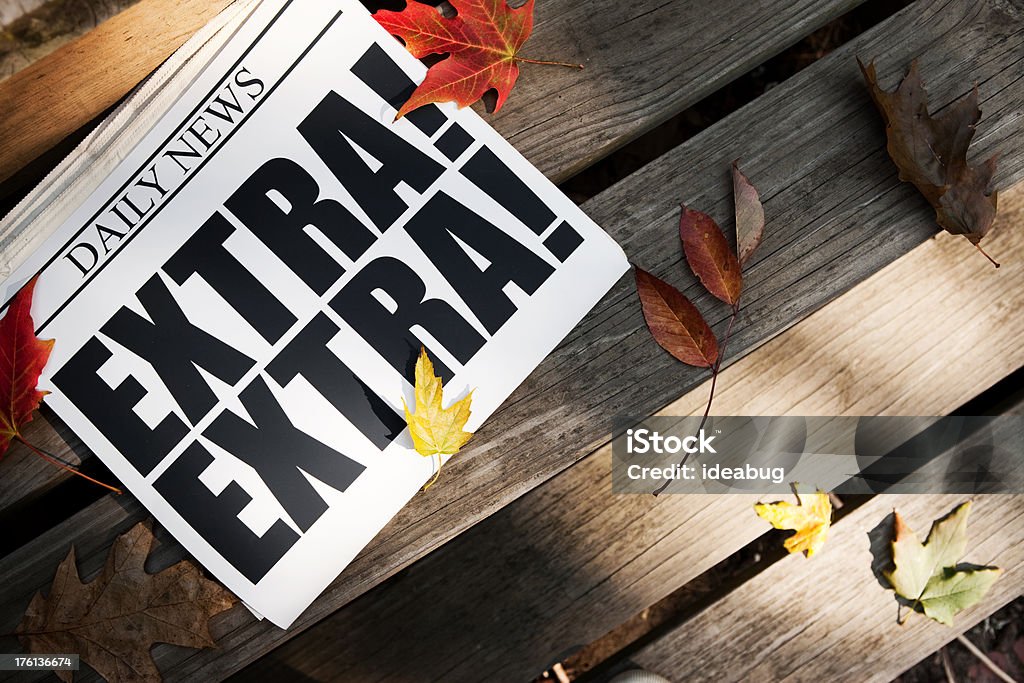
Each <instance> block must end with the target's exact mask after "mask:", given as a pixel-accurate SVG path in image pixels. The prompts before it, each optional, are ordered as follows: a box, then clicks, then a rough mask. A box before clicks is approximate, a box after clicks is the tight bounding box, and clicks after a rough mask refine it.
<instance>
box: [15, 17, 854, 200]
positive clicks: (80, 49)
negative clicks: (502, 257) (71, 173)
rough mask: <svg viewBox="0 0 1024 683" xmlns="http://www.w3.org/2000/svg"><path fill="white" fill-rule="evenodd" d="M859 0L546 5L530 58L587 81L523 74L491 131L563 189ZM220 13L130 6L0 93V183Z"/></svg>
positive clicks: (543, 70)
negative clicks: (552, 62)
mask: <svg viewBox="0 0 1024 683" xmlns="http://www.w3.org/2000/svg"><path fill="white" fill-rule="evenodd" d="M94 1H95V0H94ZM863 1H864V0H795V1H793V2H788V3H785V5H784V6H782V7H779V6H767V5H764V4H758V3H750V2H746V1H745V0H715V1H712V0H700V1H699V2H662V1H661V0H637V1H636V2H628V3H624V2H616V1H615V0H599V1H595V2H587V3H580V2H573V1H571V0H544V1H542V2H539V3H538V4H537V10H536V28H535V30H534V35H533V37H532V38H531V42H530V48H531V50H535V51H536V52H535V53H534V54H536V55H540V56H541V57H546V58H550V59H558V60H563V61H569V62H578V63H582V64H584V65H585V66H586V70H585V71H583V72H579V71H576V70H573V69H562V68H555V67H545V66H530V67H528V68H524V69H523V74H522V77H521V79H520V82H519V84H518V86H517V88H516V94H515V96H514V97H512V98H511V99H510V100H509V102H508V104H507V105H506V107H505V108H504V109H503V110H502V113H501V116H498V117H495V121H494V124H495V126H496V127H497V128H498V130H499V131H500V132H501V133H502V134H504V135H505V137H506V138H508V139H509V140H511V141H512V143H513V144H514V145H515V146H516V147H517V148H519V149H520V150H521V151H522V152H523V153H524V154H525V155H526V156H527V158H529V159H530V161H532V162H533V163H534V164H535V165H536V166H538V167H539V168H540V169H541V170H542V171H544V172H545V173H546V174H547V175H548V176H550V177H552V178H554V179H555V180H559V179H564V178H566V177H568V176H569V175H571V174H572V173H573V172H575V171H577V170H579V169H581V168H584V167H586V166H587V165H589V164H590V163H591V162H593V161H594V160H595V159H599V158H601V157H603V156H605V155H606V154H608V153H609V152H610V151H612V150H614V149H616V148H618V147H620V146H621V145H623V144H625V143H626V142H629V141H630V140H632V139H633V138H634V137H636V136H637V135H640V134H641V133H643V132H644V131H646V130H648V129H650V128H652V127H654V126H656V125H657V124H659V123H661V122H663V121H665V120H666V119H667V118H669V117H670V116H671V115H672V114H674V113H676V112H678V111H681V110H682V109H684V108H685V107H687V106H688V105H690V104H693V103H694V102H697V101H699V100H700V99H701V98H703V97H704V96H705V95H708V94H709V93H711V92H714V90H715V89H716V88H719V87H721V86H722V85H724V84H726V83H728V82H729V81H730V80H732V79H733V78H735V77H736V76H739V75H740V74H743V73H744V72H745V71H747V70H749V69H751V68H753V67H754V66H756V65H758V64H760V63H761V62H762V61H764V60H765V59H767V58H768V57H771V56H773V55H774V54H776V53H778V52H780V51H781V50H783V49H784V48H786V47H788V46H789V45H792V44H793V43H795V42H797V41H798V40H800V39H801V38H802V37H804V36H805V35H807V34H808V33H810V32H811V31H813V30H814V29H816V28H818V27H819V26H822V25H823V24H825V23H827V22H828V21H829V20H830V19H833V18H835V17H837V16H839V15H841V14H842V13H843V12H845V11H847V10H849V9H850V8H853V7H856V6H857V5H859V4H861V3H862V2H863ZM228 4H230V0H141V2H138V4H136V5H134V6H133V7H132V8H130V9H129V10H127V11H126V12H123V13H122V14H120V15H118V16H116V17H114V18H113V19H111V20H110V21H107V22H106V23H104V24H103V25H101V26H100V27H99V28H98V29H97V30H95V31H93V32H92V33H90V34H88V35H86V36H85V37H83V38H82V39H80V40H77V41H75V42H74V43H71V44H69V45H66V46H64V47H63V48H61V49H59V50H57V51H56V52H54V53H53V54H51V55H49V56H47V57H46V58H45V59H43V60H41V61H40V62H38V63H36V64H33V65H32V66H31V67H29V68H26V69H24V70H23V71H21V72H19V73H18V74H16V75H15V76H14V77H12V78H10V79H8V80H6V81H3V82H0V181H3V180H4V179H5V178H7V177H9V176H10V175H11V174H12V173H13V172H14V171H16V170H18V169H20V168H21V167H23V166H25V165H26V164H27V163H28V162H30V161H31V160H32V159H34V158H35V157H37V156H38V155H39V154H40V153H42V152H43V151H45V150H47V149H49V148H50V147H52V146H53V145H55V144H56V143H57V142H59V141H60V140H62V139H64V138H65V137H66V136H67V135H68V134H70V133H71V132H73V131H75V130H77V129H78V128H80V127H82V126H83V125H85V124H86V123H87V122H89V121H90V120H92V119H93V118H95V117H96V116H98V115H99V114H100V113H102V112H103V111H104V110H106V109H107V108H108V107H110V106H111V105H112V104H114V103H115V102H117V101H118V100H119V99H120V98H121V97H122V96H123V95H125V94H126V93H127V92H128V91H129V90H131V89H132V88H133V87H135V85H136V84H137V83H138V82H139V81H141V80H142V79H143V78H144V77H145V76H146V75H147V74H149V73H150V72H152V71H153V69H155V68H156V67H157V66H158V65H159V64H160V63H161V62H162V61H163V60H164V59H165V58H166V57H167V56H168V55H170V53H171V52H172V51H173V50H174V49H176V48H177V47H178V46H179V45H181V44H182V43H183V42H184V41H185V40H186V39H187V38H188V37H189V36H190V35H191V34H192V33H193V32H195V31H196V30H197V29H198V28H199V27H200V26H202V25H203V24H204V23H205V22H206V21H208V20H209V19H210V18H211V17H212V16H213V15H214V14H215V13H216V12H218V11H220V10H221V9H223V8H224V7H226V6H227V5H228ZM711 16H723V17H730V20H729V21H727V22H709V21H708V17H711ZM627 44H628V46H629V47H628V49H623V47H622V46H623V45H627ZM126 45H130V46H132V47H130V48H128V49H126V47H125V46H126ZM541 51H542V52H541ZM42 112H46V115H45V116H42V115H41V113H42ZM570 140H571V141H572V142H571V144H567V141H570Z"/></svg>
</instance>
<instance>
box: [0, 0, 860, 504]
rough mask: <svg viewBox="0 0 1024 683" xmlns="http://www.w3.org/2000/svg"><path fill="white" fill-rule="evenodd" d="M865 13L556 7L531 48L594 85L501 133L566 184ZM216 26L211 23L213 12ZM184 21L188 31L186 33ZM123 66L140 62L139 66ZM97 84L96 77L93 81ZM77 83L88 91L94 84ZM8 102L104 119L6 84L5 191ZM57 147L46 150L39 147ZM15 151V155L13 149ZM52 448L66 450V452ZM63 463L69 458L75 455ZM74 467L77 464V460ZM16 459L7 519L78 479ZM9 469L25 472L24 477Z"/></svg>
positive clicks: (174, 19)
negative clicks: (775, 58) (848, 16)
mask: <svg viewBox="0 0 1024 683" xmlns="http://www.w3.org/2000/svg"><path fill="white" fill-rule="evenodd" d="M169 1H170V2H177V1H178V0H143V1H142V2H141V3H140V4H139V5H138V7H137V9H136V11H137V12H138V11H142V12H145V14H146V16H149V17H156V16H157V15H158V14H159V13H160V12H164V13H165V14H166V16H164V17H163V20H164V21H165V22H166V29H165V30H166V31H168V32H170V33H174V34H175V35H178V34H182V33H184V32H185V31H187V30H194V28H195V22H193V21H191V19H185V18H183V17H181V15H180V14H176V13H173V12H171V13H167V8H166V5H167V4H168V2H169ZM207 2H209V0H207ZM862 2H863V0H827V1H821V0H817V1H816V0H800V1H799V2H793V3H790V4H788V5H787V6H786V7H785V8H784V9H782V10H779V9H778V8H766V7H763V6H761V5H758V4H756V3H750V2H746V0H726V1H725V2H723V0H700V1H699V2H690V3H671V2H670V3H664V2H662V1H661V0H642V1H639V2H633V3H622V2H616V1H615V0H603V1H602V2H599V3H576V2H570V1H569V0H546V1H544V2H541V3H540V4H539V6H538V8H537V28H536V30H535V35H534V37H533V39H532V42H531V45H537V46H540V45H544V46H550V47H549V48H546V49H548V50H550V51H551V53H552V54H554V55H560V56H562V57H564V58H566V59H570V60H579V61H580V62H583V63H586V65H587V70H586V71H585V72H584V77H582V78H581V77H580V74H579V73H578V72H574V71H570V70H564V71H563V70H560V69H551V68H544V67H538V68H537V69H532V68H531V69H525V70H524V73H523V76H522V78H521V79H520V83H519V84H518V85H517V87H516V93H515V96H514V97H513V98H512V99H511V100H510V101H509V103H508V104H507V105H506V106H505V108H504V109H503V110H502V113H501V114H500V115H499V116H497V117H493V119H492V122H493V123H494V125H496V126H497V128H498V130H499V131H501V132H502V133H503V134H505V136H506V137H508V138H509V139H511V140H512V141H513V143H514V144H516V146H517V147H518V148H519V149H520V151H522V152H523V153H524V154H525V155H526V156H527V157H528V158H529V159H530V160H531V161H532V162H533V163H534V164H536V165H538V166H539V167H540V168H541V170H543V171H545V172H546V173H547V174H548V175H549V176H550V177H551V178H553V179H555V180H556V181H557V180H559V179H563V178H565V177H567V176H568V175H570V174H572V173H573V172H574V171H576V170H578V169H580V168H583V167H585V166H587V165H588V164H590V163H592V162H593V161H594V160H595V159H597V158H600V157H602V156H604V155H606V154H608V153H609V152H610V151H611V150H613V149H614V148H616V147H618V146H619V145H621V144H623V143H624V142H626V141H628V140H631V139H633V138H634V137H636V136H637V135H640V134H641V133H643V132H644V131H646V130H648V129H649V128H651V127H653V126H655V125H657V124H659V123H661V122H662V121H664V120H665V119H667V118H669V117H670V116H672V115H673V114H675V113H676V112H678V111H680V110H682V109H684V108H685V107H688V106H690V105H691V104H693V103H695V102H697V101H699V100H700V99H701V98H702V97H704V96H705V95H707V94H709V93H711V92H713V91H714V90H715V89H717V88H718V87H721V86H722V85H723V84H725V83H727V82H729V81H730V80H732V79H733V78H735V77H736V76H737V75H739V74H741V73H744V72H745V71H746V70H748V69H749V68H751V67H753V66H755V65H756V64H758V63H760V62H761V61H763V60H765V59H767V58H768V57H770V56H772V55H773V54H775V53H776V52H778V51H779V50H781V49H783V48H785V47H786V46H788V45H790V44H792V43H794V42H796V41H797V40H799V39H800V38H801V37H803V36H804V35H805V34H806V33H808V32H810V31H812V30H814V29H815V28H817V27H819V26H821V25H823V24H825V23H827V22H828V21H830V20H831V19H833V18H835V17H836V16H839V15H840V14H842V13H843V12H845V11H847V10H849V9H851V8H853V7H856V6H857V5H859V4H861V3H862ZM161 3H162V4H161ZM220 4H223V2H221V3H220ZM218 6H219V5H218ZM712 8H714V12H713V13H712V12H711V9H712ZM719 13H720V14H719ZM206 14H209V12H204V15H206ZM711 14H714V15H716V16H730V17H731V18H732V19H731V21H729V22H716V23H714V24H712V25H711V26H708V25H707V22H706V21H704V20H703V19H702V18H703V17H706V16H709V15H711ZM183 21H184V22H186V23H185V24H181V25H179V23H180V22H183ZM104 26H105V32H104V33H102V34H100V33H99V32H94V34H90V36H89V37H88V39H83V40H82V41H78V42H77V43H75V45H76V46H77V47H74V48H73V49H72V47H71V46H69V48H67V50H65V51H64V52H61V53H60V54H55V55H54V56H53V57H52V58H50V59H49V60H47V61H46V62H45V63H40V64H39V65H38V68H37V70H40V71H41V72H42V73H41V74H40V75H39V78H38V79H37V81H35V82H34V85H33V86H32V87H33V88H38V89H40V90H44V89H49V88H50V87H51V85H50V81H51V80H54V79H57V78H61V79H63V78H68V76H67V74H64V72H63V67H62V63H63V61H64V60H68V59H73V60H78V59H79V58H80V55H82V54H85V53H90V52H104V53H109V52H111V51H114V50H120V49H123V48H121V47H120V46H121V45H122V43H123V41H122V39H121V38H118V37H117V36H119V35H121V34H123V33H124V32H131V33H130V35H132V36H133V40H134V42H138V40H140V39H141V38H143V37H144V36H141V35H135V32H136V31H140V30H144V29H145V25H142V26H140V27H139V28H138V29H136V28H135V27H134V24H132V23H131V22H128V21H126V20H125V19H123V18H122V17H118V18H116V19H114V20H112V21H111V22H107V24H105V25H104ZM739 26H746V27H747V28H746V29H745V30H744V33H743V36H742V37H743V40H736V38H737V35H736V31H737V27H739ZM666 29H669V30H666ZM624 30H628V32H629V35H631V36H633V37H635V42H636V45H635V46H634V48H633V49H631V50H630V51H629V52H628V53H627V54H623V53H622V52H621V51H620V50H618V49H616V48H615V47H614V41H615V40H616V39H617V37H619V36H621V35H622V32H623V31H624ZM115 39H116V40H115ZM107 43H111V44H107ZM679 45H686V46H688V47H687V50H686V51H685V52H680V51H679V50H678V46H679ZM165 47H167V48H168V49H169V48H170V47H171V43H170V42H167V43H166V44H165ZM154 49H156V48H154ZM122 57H127V58H131V59H136V57H135V56H134V55H133V54H128V55H122ZM147 66H148V67H149V68H152V66H151V65H150V62H145V63H139V64H137V65H135V66H132V67H131V69H130V74H124V73H122V72H121V71H117V70H114V71H111V72H109V73H104V74H103V76H102V77H101V78H100V79H99V81H98V85H95V86H94V85H92V84H90V85H89V86H88V87H86V86H82V85H77V86H76V85H75V83H73V82H68V83H66V84H64V85H62V86H61V87H63V88H67V89H71V88H76V87H77V88H81V89H83V90H89V89H90V88H93V87H96V88H99V89H102V90H105V91H108V94H109V95H111V96H114V100H116V99H117V98H118V97H120V95H121V94H123V93H124V92H127V90H128V89H129V88H130V87H132V86H133V85H134V84H135V82H137V79H136V80H135V81H133V80H132V79H134V78H135V77H136V75H137V72H138V71H140V70H142V69H144V68H146V67H147ZM574 74H575V75H574ZM129 75H130V77H129ZM94 76H95V75H94V74H90V75H88V78H93V77H94ZM23 78H25V77H23ZM75 78H76V79H78V78H83V79H84V78H86V75H84V74H83V75H81V76H76V77H75ZM82 82H83V83H85V82H90V83H91V81H85V80H83V81H82ZM117 93H119V94H117ZM5 101H6V102H10V103H12V104H11V106H14V105H17V107H18V109H19V110H20V111H21V112H22V120H21V124H20V125H26V122H28V123H29V124H31V126H33V127H35V126H38V125H39V122H40V121H45V122H46V124H45V126H52V127H55V128H54V130H53V131H52V133H47V134H45V135H44V137H45V138H46V140H47V141H52V142H56V140H59V139H60V138H61V137H63V136H64V135H66V134H67V133H69V132H71V131H73V130H75V128H77V127H78V126H81V125H82V124H84V123H85V122H86V121H88V120H90V119H91V118H92V117H94V116H95V115H96V114H98V113H99V111H102V110H103V108H105V107H101V108H100V109H98V110H95V108H93V109H89V110H88V112H92V113H88V112H84V111H82V110H79V109H77V108H76V109H75V110H74V112H71V113H73V114H75V115H77V114H79V113H82V114H87V115H84V116H79V117H77V118H75V117H72V118H67V115H68V114H69V112H67V111H64V110H60V112H59V115H54V114H52V113H47V115H46V116H43V115H42V114H40V112H41V111H44V110H43V109H41V108H40V107H39V106H38V105H37V104H35V100H34V99H33V96H32V93H31V92H30V91H29V90H27V89H24V88H23V89H22V90H20V91H19V90H16V89H15V88H14V86H12V85H11V84H9V83H0V181H2V179H3V178H4V177H5V175H6V171H5V169H7V170H10V169H15V168H18V167H19V166H20V165H23V164H24V163H25V161H26V157H32V156H34V155H35V154H37V153H38V151H39V150H36V146H34V145H35V143H34V142H32V138H31V136H30V137H29V138H24V137H22V132H23V131H21V130H20V128H19V127H15V126H14V125H13V124H12V123H11V122H9V121H6V120H5V118H4V116H3V106H4V105H3V104H2V103H3V102H5ZM112 101H113V100H112ZM538 121H543V122H544V123H543V125H538ZM45 126H44V127H45ZM566 139H572V140H573V144H572V145H568V146H567V145H565V144H564V141H565V140H566ZM4 141H6V143H5V142H4ZM52 142H47V143H42V142H41V143H40V145H38V146H43V147H44V146H45V145H47V144H52ZM5 144H7V145H9V147H6V148H5V146H4V145H5ZM0 196H2V192H0ZM50 441H52V440H50ZM53 445H54V446H55V447H58V446H59V444H58V443H57V442H55V441H54V442H53ZM61 452H62V454H69V452H68V450H67V449H63V450H62V451H61ZM69 456H70V457H71V458H72V459H75V458H77V456H76V455H74V454H69ZM10 457H11V458H12V459H13V460H16V461H17V463H18V469H17V470H16V471H15V474H14V476H12V477H10V478H9V479H8V480H7V481H6V482H4V481H0V514H3V510H4V509H5V508H7V507H8V506H9V504H13V503H15V502H18V503H20V502H21V501H23V500H26V499H29V498H33V497H35V495H36V494H35V493H34V492H33V490H32V489H26V488H25V485H26V483H29V484H31V485H34V486H38V487H41V488H40V491H43V490H49V489H51V488H53V486H55V485H57V484H59V483H60V482H62V481H66V480H67V478H68V476H69V475H67V474H66V473H64V472H62V471H60V470H55V469H53V468H51V467H50V466H48V465H46V464H45V463H43V462H41V461H40V462H37V461H36V460H35V459H34V458H33V457H32V456H31V454H29V453H28V452H27V450H24V449H19V448H18V447H15V449H14V453H12V455H11V456H10ZM10 467H11V469H14V468H13V465H10Z"/></svg>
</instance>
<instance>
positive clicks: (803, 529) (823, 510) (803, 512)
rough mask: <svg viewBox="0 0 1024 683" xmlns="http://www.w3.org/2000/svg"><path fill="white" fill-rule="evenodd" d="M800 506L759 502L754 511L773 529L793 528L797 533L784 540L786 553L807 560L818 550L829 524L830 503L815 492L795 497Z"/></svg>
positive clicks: (823, 495)
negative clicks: (802, 554) (805, 557)
mask: <svg viewBox="0 0 1024 683" xmlns="http://www.w3.org/2000/svg"><path fill="white" fill-rule="evenodd" d="M796 497H797V499H798V500H799V501H800V504H799V505H793V504H792V503H787V502H785V501H782V502H778V503H758V504H757V505H755V506H754V511H755V512H756V513H757V514H758V516H759V517H761V518H762V519H764V520H766V521H768V522H770V523H771V525H772V526H773V527H775V528H776V529H794V530H796V533H795V534H793V535H792V536H790V537H789V538H787V539H786V542H785V543H784V545H785V547H786V550H788V551H789V552H791V553H799V552H804V553H805V554H806V555H807V557H811V556H812V555H814V553H816V552H818V551H819V550H821V546H823V545H825V539H826V538H827V537H828V528H829V526H831V524H832V501H831V500H829V497H828V494H827V493H822V492H821V491H818V492H817V493H812V494H809V495H801V494H800V493H799V492H797V494H796Z"/></svg>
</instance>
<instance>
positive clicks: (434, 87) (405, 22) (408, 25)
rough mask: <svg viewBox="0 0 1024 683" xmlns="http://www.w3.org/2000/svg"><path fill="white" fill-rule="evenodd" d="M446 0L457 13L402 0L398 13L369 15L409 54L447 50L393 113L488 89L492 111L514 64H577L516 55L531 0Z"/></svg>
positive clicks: (461, 99) (467, 98) (529, 23)
mask: <svg viewBox="0 0 1024 683" xmlns="http://www.w3.org/2000/svg"><path fill="white" fill-rule="evenodd" d="M450 2H451V6H452V7H453V8H454V9H455V11H456V12H457V14H456V16H454V17H451V18H448V17H445V16H443V15H442V14H441V12H440V10H439V9H438V8H436V7H432V6H431V5H426V4H423V3H420V2H409V3H407V5H406V7H405V9H404V10H402V11H401V12H392V11H389V10H381V11H379V12H376V13H375V14H374V15H373V16H374V18H376V19H377V22H378V23H379V24H380V25H381V26H383V27H384V28H385V29H386V30H387V31H388V32H389V33H391V34H392V35H395V36H398V37H399V38H401V39H402V41H403V42H404V43H405V47H406V48H407V49H408V50H409V52H411V53H412V55H413V56H414V57H416V58H423V57H426V56H427V55H437V54H448V57H447V58H446V59H443V60H442V61H440V62H438V63H437V64H435V65H433V66H432V67H430V70H429V71H427V76H426V78H425V79H424V80H423V82H422V83H421V84H420V85H419V87H418V88H416V90H415V91H414V92H413V94H412V96H411V97H410V98H409V101H408V102H406V103H405V104H404V105H402V108H401V109H399V110H398V116H397V117H396V118H401V117H403V116H405V115H406V114H408V113H409V112H411V111H413V110H414V109H417V108H419V107H422V106H423V105H425V104H430V103H432V102H456V103H457V104H458V105H459V106H460V107H465V106H468V105H470V104H473V103H474V102H476V101H477V100H479V99H480V98H481V97H483V95H484V93H485V92H487V91H488V90H490V89H492V88H493V89H495V90H496V91H497V92H498V100H497V103H496V104H495V107H494V110H495V111H498V110H499V109H501V106H502V105H503V104H504V103H505V100H506V99H508V95H509V93H510V92H511V91H512V86H514V85H515V82H516V79H517V78H519V64H520V63H524V62H528V63H532V64H554V65H557V66H569V67H573V68H579V69H582V68H583V67H582V66H580V65H578V64H563V63H560V62H545V61H540V60H535V59H527V58H525V57H522V56H520V54H519V51H520V50H521V49H522V47H523V44H524V43H526V40H527V39H528V38H529V37H530V33H532V32H533V4H534V0H528V2H527V3H526V4H524V5H523V6H522V7H519V8H515V9H513V8H512V7H509V5H508V2H507V0H450Z"/></svg>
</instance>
